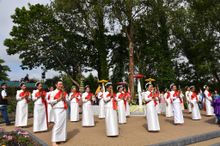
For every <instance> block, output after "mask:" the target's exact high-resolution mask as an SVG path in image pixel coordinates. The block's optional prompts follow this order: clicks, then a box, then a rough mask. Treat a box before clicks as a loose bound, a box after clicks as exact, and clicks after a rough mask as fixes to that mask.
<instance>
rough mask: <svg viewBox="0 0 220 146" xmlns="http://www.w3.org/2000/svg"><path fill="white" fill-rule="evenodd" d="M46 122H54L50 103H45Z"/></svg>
mask: <svg viewBox="0 0 220 146" xmlns="http://www.w3.org/2000/svg"><path fill="white" fill-rule="evenodd" d="M47 114H48V122H54V111H53V108H52V106H51V104H47Z"/></svg>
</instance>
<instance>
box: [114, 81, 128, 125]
mask: <svg viewBox="0 0 220 146" xmlns="http://www.w3.org/2000/svg"><path fill="white" fill-rule="evenodd" d="M117 90H118V93H117V94H116V100H117V102H118V123H119V124H125V123H126V122H127V119H126V111H125V104H126V101H125V99H124V98H125V94H124V92H123V86H122V85H119V86H117Z"/></svg>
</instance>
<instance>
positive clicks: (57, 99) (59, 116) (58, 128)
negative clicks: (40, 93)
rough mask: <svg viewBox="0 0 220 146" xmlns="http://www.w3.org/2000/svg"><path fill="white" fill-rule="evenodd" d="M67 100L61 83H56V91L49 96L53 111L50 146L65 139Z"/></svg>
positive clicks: (55, 145)
mask: <svg viewBox="0 0 220 146" xmlns="http://www.w3.org/2000/svg"><path fill="white" fill-rule="evenodd" d="M67 98H68V95H67V93H66V92H65V90H64V86H63V82H62V81H57V83H56V90H54V91H53V92H52V93H51V95H50V102H51V104H52V107H53V111H54V126H53V130H52V146H57V142H65V141H66V139H67V129H66V128H67V108H68V107H67Z"/></svg>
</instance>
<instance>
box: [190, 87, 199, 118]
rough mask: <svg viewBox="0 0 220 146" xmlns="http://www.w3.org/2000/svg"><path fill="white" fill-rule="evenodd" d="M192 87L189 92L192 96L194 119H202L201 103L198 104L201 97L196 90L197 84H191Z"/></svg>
mask: <svg viewBox="0 0 220 146" xmlns="http://www.w3.org/2000/svg"><path fill="white" fill-rule="evenodd" d="M190 89H191V92H189V96H190V103H191V107H192V119H193V120H200V119H201V114H200V110H199V105H198V102H199V99H198V95H197V94H196V92H195V86H191V87H190Z"/></svg>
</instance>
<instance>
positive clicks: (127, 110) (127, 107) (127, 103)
mask: <svg viewBox="0 0 220 146" xmlns="http://www.w3.org/2000/svg"><path fill="white" fill-rule="evenodd" d="M130 115H131V112H130V105H129V101H128V100H127V101H126V116H127V117H128V116H130Z"/></svg>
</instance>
